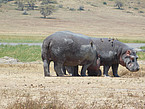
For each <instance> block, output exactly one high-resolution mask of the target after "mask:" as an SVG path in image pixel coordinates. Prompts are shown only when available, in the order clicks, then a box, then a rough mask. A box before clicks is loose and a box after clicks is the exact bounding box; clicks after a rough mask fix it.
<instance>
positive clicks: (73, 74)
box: [72, 66, 80, 76]
mask: <svg viewBox="0 0 145 109" xmlns="http://www.w3.org/2000/svg"><path fill="white" fill-rule="evenodd" d="M72 76H80V75H79V74H78V66H75V67H74V70H73V73H72Z"/></svg>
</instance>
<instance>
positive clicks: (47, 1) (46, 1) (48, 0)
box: [41, 0, 57, 5]
mask: <svg viewBox="0 0 145 109" xmlns="http://www.w3.org/2000/svg"><path fill="white" fill-rule="evenodd" d="M46 4H57V1H55V0H42V3H41V5H46Z"/></svg>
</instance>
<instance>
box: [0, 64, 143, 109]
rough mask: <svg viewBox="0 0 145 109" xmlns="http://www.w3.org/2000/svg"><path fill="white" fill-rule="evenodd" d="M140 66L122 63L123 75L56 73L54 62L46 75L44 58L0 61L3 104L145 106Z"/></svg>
mask: <svg viewBox="0 0 145 109" xmlns="http://www.w3.org/2000/svg"><path fill="white" fill-rule="evenodd" d="M139 63H140V62H139ZM140 66H141V70H140V71H139V72H133V73H131V72H129V71H127V70H126V69H125V68H123V67H119V75H120V76H121V77H120V78H114V77H110V78H105V77H55V76H56V74H55V72H54V69H53V64H51V75H52V77H44V75H43V67H42V63H41V62H35V63H33V62H32V63H16V64H0V68H1V69H0V80H1V82H0V86H1V87H0V98H1V99H0V108H1V109H6V108H7V109H17V108H20V109H31V108H32V109H35V108H36V109H42V108H44V107H45V109H50V107H51V108H52V109H58V108H59V109H96V108H97V109H104V108H105V109H110V108H111V109H116V108H117V109H122V108H135V109H137V108H141V109H143V108H144V106H145V105H144V104H145V79H144V77H145V76H144V75H145V69H144V68H145V65H144V64H142V65H140ZM36 106H37V107H36Z"/></svg>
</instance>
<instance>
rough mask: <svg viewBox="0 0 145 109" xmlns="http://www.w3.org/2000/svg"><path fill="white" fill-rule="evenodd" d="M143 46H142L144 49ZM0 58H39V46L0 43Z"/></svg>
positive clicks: (28, 59) (23, 60) (139, 54)
mask: <svg viewBox="0 0 145 109" xmlns="http://www.w3.org/2000/svg"><path fill="white" fill-rule="evenodd" d="M144 48H145V47H142V49H144ZM0 52H1V54H0V58H2V57H4V56H8V57H12V58H15V59H18V60H19V61H21V62H31V61H38V60H41V47H40V46H28V45H17V46H11V45H0ZM137 55H138V56H139V60H145V53H144V52H138V53H137Z"/></svg>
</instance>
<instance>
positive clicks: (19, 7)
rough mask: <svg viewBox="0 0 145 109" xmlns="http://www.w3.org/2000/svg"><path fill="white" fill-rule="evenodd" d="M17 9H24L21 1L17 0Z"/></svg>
mask: <svg viewBox="0 0 145 109" xmlns="http://www.w3.org/2000/svg"><path fill="white" fill-rule="evenodd" d="M17 5H18V9H19V10H21V11H23V10H24V3H23V2H18V4H17Z"/></svg>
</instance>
